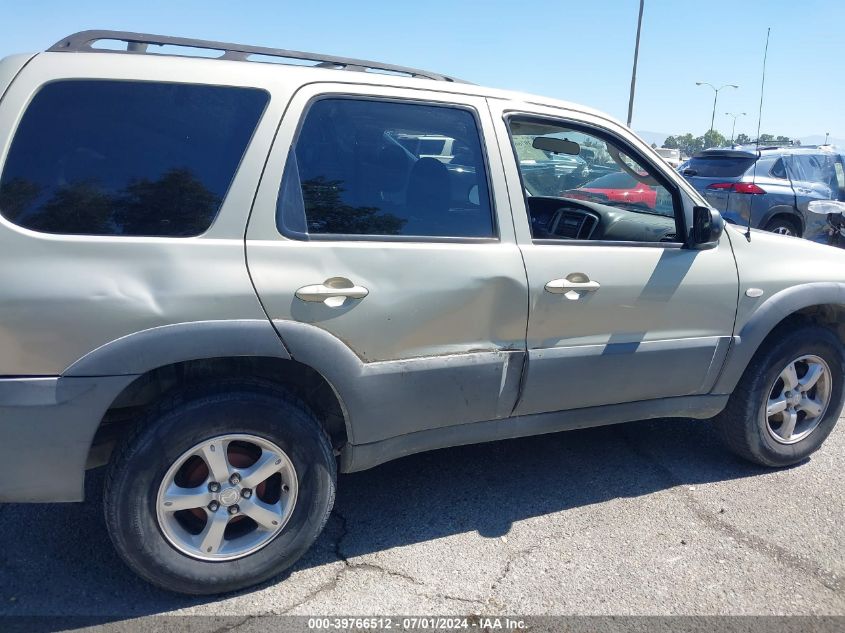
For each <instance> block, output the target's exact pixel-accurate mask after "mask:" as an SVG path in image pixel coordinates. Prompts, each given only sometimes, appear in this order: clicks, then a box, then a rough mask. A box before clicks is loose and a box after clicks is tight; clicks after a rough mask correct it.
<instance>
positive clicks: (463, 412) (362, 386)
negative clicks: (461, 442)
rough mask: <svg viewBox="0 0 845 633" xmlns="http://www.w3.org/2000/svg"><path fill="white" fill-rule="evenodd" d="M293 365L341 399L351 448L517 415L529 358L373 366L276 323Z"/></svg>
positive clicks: (337, 345) (322, 335) (314, 334)
mask: <svg viewBox="0 0 845 633" xmlns="http://www.w3.org/2000/svg"><path fill="white" fill-rule="evenodd" d="M273 323H274V325H275V326H276V328H277V329H278V330H279V334H280V335H281V337H282V340H283V341H284V342H285V346H286V347H287V349H288V350H289V352H290V355H291V358H293V360H295V361H298V362H301V363H303V364H305V365H308V366H309V367H311V368H313V369H315V370H316V371H318V372H319V373H320V374H322V376H323V377H324V378H325V379H326V380H327V381H328V382H329V384H331V386H332V388H333V389H334V390H335V393H337V394H338V396H339V397H340V400H341V403H342V406H343V409H344V414H345V416H346V428H347V434H348V436H349V442H350V443H351V444H366V443H369V442H377V441H379V440H384V439H387V438H391V437H396V436H399V435H406V434H408V433H415V432H418V431H425V430H431V429H441V428H445V427H450V426H453V425H456V424H467V423H471V422H481V421H484V420H498V419H502V418H507V417H509V416H510V415H511V413H512V411H513V407H514V405H515V404H516V399H517V396H518V394H519V386H520V379H521V376H522V367H523V362H524V360H525V352H524V351H522V350H519V351H510V350H489V351H487V350H485V351H479V352H467V353H461V354H450V355H443V356H430V357H424V358H409V359H406V360H391V361H378V362H370V363H366V362H364V361H362V360H361V359H360V358H359V357H358V356H356V355H355V353H354V352H353V351H352V350H351V349H350V348H349V347H348V346H347V345H346V344H345V343H344V342H343V341H341V340H340V339H338V338H336V337H335V336H333V335H332V334H330V333H329V332H327V331H326V330H323V329H321V328H319V327H316V326H314V325H309V324H306V323H299V322H297V321H286V320H276V321H274V322H273Z"/></svg>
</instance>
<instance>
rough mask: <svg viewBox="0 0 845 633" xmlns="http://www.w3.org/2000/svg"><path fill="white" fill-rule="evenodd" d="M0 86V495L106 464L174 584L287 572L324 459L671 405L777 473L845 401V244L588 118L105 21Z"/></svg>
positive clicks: (318, 492)
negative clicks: (756, 221)
mask: <svg viewBox="0 0 845 633" xmlns="http://www.w3.org/2000/svg"><path fill="white" fill-rule="evenodd" d="M103 40H109V41H111V45H112V49H105V48H101V46H103V44H102V41H103ZM114 41H120V42H123V43H124V45H125V50H114V49H113V43H114ZM159 44H167V45H170V46H171V47H174V46H175V47H181V50H184V51H186V53H187V52H190V51H191V50H192V49H197V48H204V49H210V50H212V51H216V54H217V55H218V58H216V59H214V58H211V59H210V58H207V57H204V58H197V57H194V58H191V57H188V56H186V55H168V54H152V53H153V50H154V48H153V47H154V46H156V45H159ZM171 50H172V49H171ZM177 50H179V49H177ZM267 61H276V62H282V63H281V64H279V63H261V62H267ZM291 61H295V62H296V63H295V64H292V63H290V62H291ZM306 62H307V63H310V66H309V65H306V64H305V63H306ZM350 71H353V72H350ZM354 71H367V72H354ZM0 95H2V96H0V257H2V258H3V266H2V267H0V293H2V301H0V376H3V378H2V379H0V500H2V501H16V502H45V501H79V500H81V499H82V497H83V482H84V478H85V471H86V469H88V468H93V467H97V466H102V465H107V467H108V474H107V477H106V484H105V491H104V495H105V518H106V522H107V524H108V528H109V532H110V534H111V538H112V540H113V542H114V545H115V547H116V549H117V551H118V552H119V553H120V555H121V556H122V558H123V559H124V560H125V561H126V562H127V563H128V564H129V566H130V567H132V568H133V569H134V570H135V571H136V572H137V573H138V574H140V575H141V576H142V577H144V578H146V579H147V580H149V581H150V582H153V583H155V584H157V585H160V586H161V587H165V588H167V589H170V590H173V591H179V592H185V593H192V594H202V593H215V592H222V591H229V590H234V589H237V588H240V587H244V586H248V585H251V584H254V583H257V582H259V581H262V580H265V579H267V578H270V577H272V576H274V575H277V574H278V573H279V572H280V571H282V570H283V569H285V568H286V567H288V566H290V565H291V564H293V562H294V561H296V560H297V558H299V557H300V556H301V555H302V554H303V552H305V551H306V550H307V549H308V548H309V546H310V545H311V544H312V543H313V542H314V540H315V538H316V537H317V535H318V534H319V533H320V531H321V530H322V528H323V526H324V524H325V522H326V519H327V517H328V515H329V512H330V511H331V508H332V503H333V500H334V495H335V482H336V473H337V472H338V470H339V471H340V472H352V471H357V470H361V469H365V468H370V467H373V466H376V465H378V464H381V463H383V462H385V461H388V460H391V459H395V458H398V457H402V456H404V455H408V454H410V453H414V452H418V451H424V450H430V449H436V448H440V447H445V446H453V445H459V444H468V443H472V442H484V441H490V440H498V439H503V438H512V437H517V436H525V435H531V434H540V433H549V432H554V431H561V430H566V429H575V428H583V427H588V426H595V425H603V424H614V423H618V422H625V421H631V420H639V419H644V418H657V417H678V416H683V417H693V418H715V420H716V426H717V427H718V428H719V430H720V432H721V433H722V435H723V436H724V437H725V439H726V442H727V445H728V446H729V447H730V448H731V449H732V450H733V451H735V452H736V453H738V454H739V455H741V456H743V457H745V458H747V459H749V460H752V461H754V462H757V463H760V464H764V465H767V466H772V467H781V466H786V465H789V464H794V463H797V462H800V461H801V460H803V459H805V458H806V457H807V456H808V455H810V454H811V453H812V452H813V451H815V450H816V449H817V448H819V446H820V445H821V444H822V442H823V441H824V440H825V438H826V437H827V436H828V434H829V433H830V432H831V430H832V429H833V427H834V425H835V424H836V421H837V419H838V416H839V412H840V410H841V408H842V402H843V382H845V380H844V379H843V366H845V358H843V340H845V325H843V323H845V253H844V252H842V251H841V250H838V249H833V248H829V247H826V246H821V245H817V244H813V243H810V242H807V241H803V240H797V239H792V238H788V237H783V236H780V235H774V234H771V233H763V232H753V234H752V236H751V239H750V240H748V239H746V237H745V236H744V235H743V233H742V232H741V231H738V230H734V229H732V228H730V227H728V228H725V227H724V225H723V223H722V220H721V218H720V216H719V213H718V212H717V211H715V210H713V209H711V208H709V207H708V206H706V204H705V201H704V200H703V199H702V198H701V197H700V196H699V194H698V193H697V192H696V191H695V189H693V188H692V187H691V186H690V185H689V184H688V183H687V182H686V181H684V180H683V179H682V178H681V177H680V175H678V174H676V173H674V172H673V171H672V170H671V168H670V167H669V166H668V165H667V164H666V163H665V161H663V160H662V159H661V158H660V157H659V156H657V155H656V154H655V153H654V152H653V151H652V150H651V149H650V148H649V147H648V145H647V144H645V143H644V142H643V141H642V140H640V139H639V138H637V137H636V136H635V135H634V134H632V133H631V132H630V131H629V130H628V129H627V128H625V127H623V126H622V125H620V124H619V123H617V122H615V121H614V120H612V119H610V118H608V117H607V116H605V115H603V114H601V113H599V112H596V111H594V110H589V109H586V108H582V107H580V106H576V105H573V104H569V103H563V102H558V101H554V100H551V99H545V98H542V97H533V96H529V95H523V94H515V93H510V92H503V91H499V90H491V89H488V88H481V87H478V86H473V85H470V84H467V83H462V82H459V81H456V80H454V79H452V78H450V77H446V76H443V75H440V74H437V73H431V72H426V71H421V70H415V69H408V68H402V67H397V66H391V65H387V64H379V63H375V62H368V61H363V60H350V59H343V58H336V57H329V56H323V55H315V54H307V53H299V52H294V51H282V50H273V49H263V48H254V47H247V46H236V45H231V44H223V43H220V42H202V41H196V40H185V39H178V38H167V37H158V36H152V35H142V34H135V33H118V32H84V33H79V34H76V35H72V36H70V37H68V38H67V39H64V40H62V41H61V42H58V43H57V44H55V45H54V46H53V47H52V48H50V49H49V50H48V51H46V52H44V53H39V54H35V55H17V56H13V57H9V58H6V59H5V60H3V61H2V62H0ZM411 138H418V139H422V138H443V139H452V146H451V148H450V152H449V153H448V154H442V153H441V154H437V155H436V156H430V155H426V152H417V153H415V152H412V151H409V150H408V149H407V148H405V147H404V146H403V145H402V143H401V142H397V139H411ZM549 156H553V157H559V158H560V159H561V160H559V161H557V162H561V163H563V162H566V161H567V160H569V162H579V161H580V162H579V164H581V162H583V167H582V169H584V170H587V171H589V172H590V173H588V174H581V175H580V176H579V181H574V180H573V179H572V178H570V176H571V174H567V173H565V171H564V172H560V170H556V169H553V170H549V171H548V173H545V172H544V175H543V177H542V178H539V177H532V175H533V176H536V175H537V174H536V173H535V172H534V171H532V170H536V169H537V165H538V163H542V162H543V161H544V160H545V161H547V162H548V159H549ZM573 159H578V161H576V160H573ZM541 167H542V165H541ZM610 173H617V174H620V176H619V177H617V178H604V179H602V180H601V182H600V183H597V182H596V181H597V180H598V177H599V176H607V175H608V174H610ZM582 181H583V182H582Z"/></svg>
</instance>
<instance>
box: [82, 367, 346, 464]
mask: <svg viewBox="0 0 845 633" xmlns="http://www.w3.org/2000/svg"><path fill="white" fill-rule="evenodd" d="M253 381H259V382H262V383H264V384H266V385H268V386H273V387H275V388H277V389H281V390H284V391H285V392H287V393H289V394H291V395H292V396H294V397H295V398H297V399H298V400H299V401H301V402H302V403H303V404H304V405H305V406H306V407H308V408H309V409H310V410H311V411H312V412H313V413H314V415H315V417H316V418H317V419H318V420H319V421H320V424H321V425H322V428H323V430H324V431H325V433H326V435H327V436H328V437H329V439H330V441H331V444H332V447H333V448H334V450H335V451H336V452H337V451H339V450H340V448H342V447H343V446H344V445H345V444H346V443H347V442H348V441H349V438H350V435H349V432H348V428H347V419H348V418H347V415H346V411H345V408H344V406H343V403H342V401H341V399H340V396H339V395H338V393H337V391H336V390H335V389H334V387H333V386H332V385H331V384H330V383H329V382H328V381H327V380H326V379H325V378H324V377H323V376H322V374H320V373H319V372H317V371H316V370H314V369H312V368H311V367H309V366H308V365H304V364H302V363H299V362H297V361H294V360H291V359H284V358H278V357H267V356H234V357H215V358H199V359H193V360H189V361H180V362H177V363H170V364H165V365H161V366H159V367H155V368H153V369H150V370H149V371H146V372H144V373H142V374H140V375H138V376H137V378H135V380H133V381H132V382H131V383H130V384H129V385H128V386H126V387H125V388H124V389H123V390H122V391H121V392H120V393H119V394H116V396H115V398H114V399H113V401H112V403H111V405H110V407H109V408H108V410H107V411H106V413H105V415H104V416H103V418H102V419H101V421H100V424H99V426H98V427H97V430H96V433H95V434H94V437H93V438H92V441H91V443H90V448H89V452H88V467H89V468H91V467H96V466H100V465H104V464H107V463H108V462H109V461H110V459H111V457H112V449H113V448H114V446H115V444H116V443H117V442H118V441H120V439H121V438H122V437H124V436H125V435H126V434H127V433H130V432H131V431H132V429H133V428H134V426H135V425H136V424H137V423H138V420H139V419H142V418H143V417H144V413H145V412H146V411H147V410H148V409H149V408H150V407H154V406H156V405H157V404H158V403H160V402H161V401H162V399H164V398H167V397H169V396H171V395H173V394H176V393H179V392H180V391H184V390H190V389H195V388H198V387H201V386H202V385H210V384H221V385H222V384H227V383H228V384H231V385H233V386H236V385H238V384H243V383H248V382H253Z"/></svg>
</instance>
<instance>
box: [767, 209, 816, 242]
mask: <svg viewBox="0 0 845 633" xmlns="http://www.w3.org/2000/svg"><path fill="white" fill-rule="evenodd" d="M779 219H782V220H788V221H789V222H791V223H792V224H794V225H795V227H796V229H797V230H798V237H801V236H802V235H804V229H805V226H804V218H803V216H802V215H801V214H800V213H798V212H797V211H796V210H795V209H794V208H793V207H787V206H777V207H772V208H771V209H769V210H768V211H767V212H766V215H765V216H764V217H763V221H762V222H760V228H763V229H765V228H766V227H768V226H769V225H770V224H772V222H774V221H776V220H779Z"/></svg>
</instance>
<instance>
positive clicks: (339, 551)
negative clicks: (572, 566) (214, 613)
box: [238, 510, 485, 626]
mask: <svg viewBox="0 0 845 633" xmlns="http://www.w3.org/2000/svg"><path fill="white" fill-rule="evenodd" d="M332 514H334V515H335V516H336V517H337V519H338V521H339V522H340V528H341V529H340V535H339V536H338V537H337V540H336V541H335V543H334V555H335V558H336V559H337V560H338V561H339V562H341V563H343V567H341V568H340V570H339V571H338V572H337V573H336V574H335V575H334V577H333V578H332V579H331V580H329V581H327V582H324V583H323V584H321V585H320V586H319V587H317V588H316V589H314V590H313V591H310V592H309V593H308V595H307V596H306V597H305V598H303V599H302V600H300V601H299V602H298V603H296V604H295V605H292V606H291V607H289V608H287V609H284V610H282V611H279V612H275V611H271V613H278V614H280V615H283V614H286V613H289V612H291V611H293V610H294V609H296V608H298V607H301V606H303V605H305V604H307V603H308V602H311V601H312V600H314V599H315V598H316V597H317V596H319V595H320V594H323V593H326V592H328V591H332V590H334V589H336V588H337V586H338V584H339V583H340V581H341V579H342V578H343V577H344V575H346V574H348V573H350V572H354V571H356V570H365V571H373V572H376V573H382V574H386V575H388V576H392V577H394V578H400V579H402V580H404V581H405V582H409V583H411V584H412V585H415V586H417V587H423V588H425V587H427V585H426V583H424V582H423V581H421V580H418V579H417V578H414V577H413V576H411V575H409V574H405V573H403V572H399V571H395V570H392V569H387V568H385V567H382V566H381V565H377V564H375V563H368V562H360V563H358V562H352V561H350V560H349V558H348V557H347V556H346V554H344V553H343V540H344V539H345V538H346V537H347V535H348V534H349V530H348V526H347V520H346V517H345V516H343V514H341V513H340V512H339V511H338V510H334V511H333V512H332ZM418 595H420V596H423V597H426V598H431V599H437V598H441V599H444V600H452V601H454V602H463V603H467V604H474V605H482V606H483V605H484V604H485V603H484V602H483V601H481V600H476V599H473V598H462V597H460V596H454V595H450V594H446V593H430V592H420V593H419V594H418ZM238 626H240V625H238Z"/></svg>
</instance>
